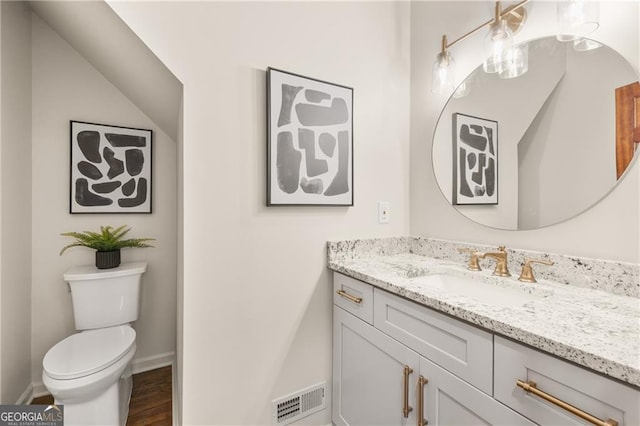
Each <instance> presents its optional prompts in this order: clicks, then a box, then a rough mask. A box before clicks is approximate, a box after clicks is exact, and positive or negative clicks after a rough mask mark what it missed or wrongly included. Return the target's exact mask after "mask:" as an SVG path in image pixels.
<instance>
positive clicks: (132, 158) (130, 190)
mask: <svg viewBox="0 0 640 426" xmlns="http://www.w3.org/2000/svg"><path fill="white" fill-rule="evenodd" d="M70 125H71V179H70V206H69V212H70V213H151V183H152V182H151V148H152V146H151V143H152V132H151V130H146V129H135V128H130V127H121V126H112V125H107V124H95V123H85V122H82V121H71V123H70Z"/></svg>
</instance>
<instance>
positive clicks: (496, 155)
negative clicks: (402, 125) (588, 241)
mask: <svg viewBox="0 0 640 426" xmlns="http://www.w3.org/2000/svg"><path fill="white" fill-rule="evenodd" d="M581 46H583V45H581V44H580V43H578V42H576V43H575V47H574V43H573V42H571V43H566V42H559V41H557V40H556V38H555V37H549V38H543V39H538V40H533V41H530V42H529V43H527V48H526V50H528V71H527V72H526V73H525V74H523V75H521V76H519V77H517V78H509V79H502V78H500V77H499V76H498V74H487V73H485V72H484V71H483V70H482V66H479V67H478V68H477V69H476V70H475V71H473V72H472V73H471V74H470V75H469V76H468V77H467V78H466V79H465V80H464V81H463V83H462V84H461V85H460V86H459V87H458V89H457V90H456V93H455V94H454V95H453V96H452V97H451V99H449V101H448V102H447V104H446V105H445V107H444V110H443V111H442V113H441V115H440V118H439V120H438V124H437V125H436V130H435V133H434V138H433V168H434V173H435V177H436V180H437V182H438V185H439V186H440V189H441V190H442V193H443V194H444V196H445V197H446V198H447V200H448V201H449V202H450V203H451V204H452V205H453V206H454V207H455V208H456V209H457V210H458V211H459V212H460V213H461V214H463V215H464V216H466V217H468V218H469V219H471V220H473V221H475V222H478V223H480V224H483V225H486V226H490V227H493V228H499V229H510V230H525V229H537V228H541V227H544V226H548V225H552V224H555V223H559V222H562V221H565V220H567V219H569V218H571V217H573V216H575V215H577V214H580V213H582V212H584V211H585V210H587V209H589V208H590V207H591V206H593V205H594V204H596V203H597V202H598V201H599V200H601V199H602V198H603V197H604V196H605V195H606V194H607V193H608V192H609V191H611V189H613V187H614V186H615V185H616V183H617V182H618V181H619V180H620V178H621V177H622V175H623V173H624V171H625V170H626V169H627V168H628V167H629V165H630V163H631V161H632V160H633V159H635V157H638V155H634V152H635V150H634V143H633V133H634V126H635V125H636V123H638V126H639V129H638V130H635V131H636V134H640V85H639V83H638V81H637V80H638V77H637V75H636V72H635V71H634V69H633V68H632V67H631V65H630V64H629V63H628V62H627V61H626V60H625V59H624V58H623V57H622V56H621V55H620V54H618V53H617V52H616V51H615V50H613V49H610V48H608V47H606V46H603V45H600V44H597V48H595V49H593V47H594V45H590V47H591V48H592V50H584V48H583V47H581ZM526 50H525V51H526ZM503 77H504V76H503ZM636 99H638V100H636ZM636 105H639V107H636ZM638 151H640V150H638Z"/></svg>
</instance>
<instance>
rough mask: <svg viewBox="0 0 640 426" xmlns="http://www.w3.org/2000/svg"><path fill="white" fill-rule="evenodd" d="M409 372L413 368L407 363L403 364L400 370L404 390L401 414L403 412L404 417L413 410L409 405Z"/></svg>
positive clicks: (407, 416) (406, 417)
mask: <svg viewBox="0 0 640 426" xmlns="http://www.w3.org/2000/svg"><path fill="white" fill-rule="evenodd" d="M411 373H413V369H411V368H410V367H409V366H408V365H405V366H404V369H403V371H402V374H403V379H404V382H403V385H404V392H403V396H402V397H403V400H404V401H403V405H402V414H404V418H405V419H408V418H409V413H410V412H411V411H412V410H413V408H411V407H409V374H411Z"/></svg>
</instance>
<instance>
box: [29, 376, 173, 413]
mask: <svg viewBox="0 0 640 426" xmlns="http://www.w3.org/2000/svg"><path fill="white" fill-rule="evenodd" d="M171 396H172V390H171V367H170V366H169V367H163V368H158V369H156V370H151V371H145V372H144V373H139V374H134V375H133V391H132V392H131V403H130V404H129V417H128V419H127V426H146V425H157V426H169V425H171V424H172V422H171V412H172V409H171ZM32 404H53V397H52V396H51V395H46V396H41V397H38V398H34V399H33V402H32Z"/></svg>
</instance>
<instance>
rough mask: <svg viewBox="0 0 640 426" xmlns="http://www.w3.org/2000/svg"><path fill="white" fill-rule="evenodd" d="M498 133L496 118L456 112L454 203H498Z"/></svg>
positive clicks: (454, 131)
mask: <svg viewBox="0 0 640 426" xmlns="http://www.w3.org/2000/svg"><path fill="white" fill-rule="evenodd" d="M497 135H498V123H497V122H496V121H493V120H487V119H484V118H478V117H472V116H469V115H465V114H459V113H455V114H453V183H454V184H453V194H452V195H453V196H452V202H453V204H456V205H462V204H493V205H495V204H498V145H497V142H498V141H497Z"/></svg>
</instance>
